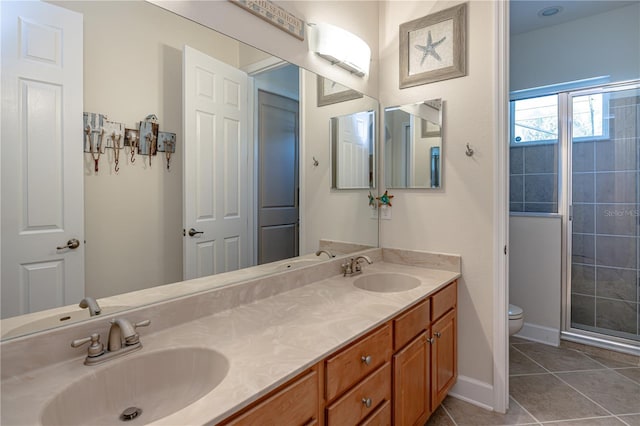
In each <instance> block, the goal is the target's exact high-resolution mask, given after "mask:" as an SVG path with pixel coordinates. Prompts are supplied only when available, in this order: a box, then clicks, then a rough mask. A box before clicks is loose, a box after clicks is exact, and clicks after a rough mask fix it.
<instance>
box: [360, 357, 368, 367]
mask: <svg viewBox="0 0 640 426" xmlns="http://www.w3.org/2000/svg"><path fill="white" fill-rule="evenodd" d="M360 359H361V360H362V362H364V363H365V364H367V365H369V364H371V355H367V356H364V355H362V358H360Z"/></svg>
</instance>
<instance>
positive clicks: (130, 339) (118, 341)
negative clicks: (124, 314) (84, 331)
mask: <svg viewBox="0 0 640 426" xmlns="http://www.w3.org/2000/svg"><path fill="white" fill-rule="evenodd" d="M149 324H151V321H149V320H144V321H140V322H138V323H135V324H131V323H130V322H129V320H127V319H125V318H117V319H115V318H114V319H112V320H111V328H110V329H109V341H108V343H107V350H105V349H104V345H103V344H102V343H100V335H99V334H98V333H93V334H92V335H91V336H89V337H85V338H83V339H77V340H74V341H73V342H71V346H72V347H74V348H77V347H79V346H82V345H84V344H85V343H90V345H89V350H88V352H87V357H86V358H85V360H84V363H85V365H95V364H100V363H101V362H105V361H107V360H109V359H112V358H116V357H119V356H122V355H126V354H128V353H131V352H134V351H137V350H139V349H142V343H140V335H139V334H138V333H136V328H138V327H146V326H147V325H149ZM123 344H124V345H123Z"/></svg>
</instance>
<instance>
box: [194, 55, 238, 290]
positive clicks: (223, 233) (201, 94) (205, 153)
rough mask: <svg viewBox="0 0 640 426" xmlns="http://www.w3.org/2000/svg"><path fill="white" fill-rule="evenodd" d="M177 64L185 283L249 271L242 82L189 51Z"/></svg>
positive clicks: (233, 73) (223, 67) (215, 62)
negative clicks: (181, 114) (180, 98)
mask: <svg viewBox="0 0 640 426" xmlns="http://www.w3.org/2000/svg"><path fill="white" fill-rule="evenodd" d="M183 65H184V70H183V73H182V78H183V88H184V90H183V97H184V99H183V104H184V141H185V142H184V192H183V194H184V195H183V197H184V204H183V205H184V216H183V220H184V229H185V237H184V278H185V279H191V278H197V277H202V276H205V275H211V274H217V273H220V272H226V271H233V270H236V269H239V268H243V267H246V266H249V247H248V245H247V240H248V235H249V231H248V218H249V215H248V211H247V209H248V199H247V198H248V197H247V185H248V178H247V172H248V157H247V155H248V152H247V134H248V132H247V125H248V108H247V86H248V77H247V75H246V74H245V73H244V72H243V71H240V70H238V69H236V68H233V67H231V66H230V65H228V64H225V63H223V62H220V61H218V60H216V59H214V58H211V57H210V56H207V55H205V54H204V53H202V52H199V51H197V50H195V49H193V48H191V47H189V46H185V48H184V64H183ZM190 231H192V232H191V233H190ZM196 232H197V233H196ZM190 234H193V235H190Z"/></svg>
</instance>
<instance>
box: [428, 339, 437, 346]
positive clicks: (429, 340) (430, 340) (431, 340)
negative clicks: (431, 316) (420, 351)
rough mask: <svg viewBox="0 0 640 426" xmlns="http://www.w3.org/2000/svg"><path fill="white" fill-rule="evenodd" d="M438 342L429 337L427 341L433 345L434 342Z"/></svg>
mask: <svg viewBox="0 0 640 426" xmlns="http://www.w3.org/2000/svg"><path fill="white" fill-rule="evenodd" d="M435 341H436V340H435V339H434V338H433V337H429V338H428V339H427V342H429V343H431V344H432V345H433V342H435Z"/></svg>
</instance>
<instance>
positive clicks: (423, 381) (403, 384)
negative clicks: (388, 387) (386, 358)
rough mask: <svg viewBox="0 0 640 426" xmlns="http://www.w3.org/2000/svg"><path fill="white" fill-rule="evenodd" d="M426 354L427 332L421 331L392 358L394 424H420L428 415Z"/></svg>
mask: <svg viewBox="0 0 640 426" xmlns="http://www.w3.org/2000/svg"><path fill="white" fill-rule="evenodd" d="M429 353H430V352H429V344H428V341H427V332H422V333H421V334H420V335H418V337H416V338H415V339H414V340H413V341H412V342H411V343H409V344H408V345H407V346H406V347H405V348H404V349H402V350H401V351H400V352H398V353H397V354H395V355H394V356H393V371H394V388H393V408H394V409H393V413H394V424H396V425H403V426H410V425H422V424H424V422H425V421H426V419H427V418H428V416H429V414H430V413H431V411H430V407H429V385H430V383H429V377H430V375H429V368H430V364H431V363H430V359H429Z"/></svg>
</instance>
